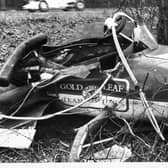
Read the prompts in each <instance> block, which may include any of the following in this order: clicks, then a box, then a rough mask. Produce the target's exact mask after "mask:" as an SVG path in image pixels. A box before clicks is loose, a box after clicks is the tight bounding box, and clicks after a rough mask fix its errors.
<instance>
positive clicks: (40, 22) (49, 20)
mask: <svg viewBox="0 0 168 168" xmlns="http://www.w3.org/2000/svg"><path fill="white" fill-rule="evenodd" d="M111 13H112V11H110V10H98V9H97V10H94V11H93V10H86V11H85V12H74V11H71V12H60V11H58V12H57V11H51V12H48V13H39V12H35V13H28V12H23V11H19V12H16V11H6V12H0V61H1V64H3V63H4V62H5V60H6V58H7V57H8V56H9V55H10V54H11V53H12V52H13V50H14V49H15V47H16V46H17V45H18V44H19V43H20V42H22V41H23V40H25V39H27V38H29V37H31V36H33V35H35V34H38V33H46V34H48V37H49V41H48V44H49V45H61V44H63V43H66V42H68V41H72V40H74V39H79V38H82V37H87V36H97V35H100V33H101V31H102V27H101V25H100V24H98V23H97V22H99V23H102V22H103V21H104V19H105V18H106V17H107V16H109V15H110V14H111ZM95 23H96V25H97V26H93V25H94V24H95ZM94 30H95V31H94ZM93 32H94V33H93ZM130 124H131V126H132V127H133V130H135V129H137V130H138V131H135V133H136V135H138V136H139V137H141V139H143V140H144V142H142V141H139V139H137V137H134V136H132V135H131V134H130V132H129V131H128V129H127V128H126V127H124V126H122V127H121V129H122V130H123V134H122V135H121V136H117V137H116V139H115V141H114V142H115V143H118V144H119V145H127V146H129V147H130V148H131V150H132V152H133V155H132V157H131V158H130V159H129V160H128V161H131V162H135V161H145V162H149V161H168V156H167V151H168V144H167V141H165V142H163V141H161V140H160V139H159V137H158V136H157V134H156V133H155V131H154V130H153V129H152V128H151V127H150V126H147V127H146V126H145V127H144V125H143V124H142V125H143V127H144V130H142V129H141V128H142V125H141V126H140V128H139V129H138V127H137V125H136V124H135V123H134V122H130ZM162 126H163V127H164V131H165V135H166V132H167V131H166V125H165V124H163V123H162ZM63 128H64V127H63ZM123 128H124V129H123ZM57 129H58V130H59V129H60V128H57ZM148 129H149V130H148ZM60 130H61V129H60ZM41 131H42V133H39V132H38V134H37V136H36V138H35V140H34V142H33V144H32V146H31V148H30V149H27V150H16V149H4V148H2V149H1V150H0V162H23V163H25V162H26V163H27V162H38V163H39V162H42V163H44V162H66V161H67V158H68V154H69V150H70V146H69V145H70V144H71V142H72V141H73V138H74V134H73V133H71V132H68V131H67V132H64V133H58V132H57V131H55V130H54V133H53V132H52V133H51V134H50V133H49V132H48V130H43V129H41ZM117 133H118V132H116V135H117ZM146 144H149V146H150V147H147V145H146Z"/></svg>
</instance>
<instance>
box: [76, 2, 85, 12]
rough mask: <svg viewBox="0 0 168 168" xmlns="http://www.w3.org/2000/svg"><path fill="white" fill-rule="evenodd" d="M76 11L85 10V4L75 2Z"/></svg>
mask: <svg viewBox="0 0 168 168" xmlns="http://www.w3.org/2000/svg"><path fill="white" fill-rule="evenodd" d="M76 9H77V10H79V11H82V10H84V9H85V4H84V2H81V1H79V2H77V3H76Z"/></svg>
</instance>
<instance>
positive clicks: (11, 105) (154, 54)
mask: <svg viewBox="0 0 168 168" xmlns="http://www.w3.org/2000/svg"><path fill="white" fill-rule="evenodd" d="M127 20H131V21H132V25H133V28H132V29H131V32H129V35H128V34H124V33H123V30H124V29H125V28H126V26H127ZM104 34H105V36H104V37H95V38H87V39H81V40H78V41H74V42H71V43H68V44H65V45H61V46H48V45H46V43H47V36H46V35H43V34H40V35H37V36H35V37H33V38H31V39H28V40H27V41H24V42H23V43H21V44H20V45H19V46H18V47H17V48H16V50H15V51H14V53H13V54H12V55H11V56H10V57H9V58H8V59H7V61H6V62H5V64H4V65H3V67H2V69H1V71H0V86H1V89H0V91H1V96H0V109H1V110H0V137H1V139H0V146H1V147H10V148H19V149H21V148H29V147H30V145H31V142H32V141H33V138H34V135H35V133H36V125H37V123H38V122H41V121H44V120H50V119H53V118H56V117H57V116H61V117H62V120H64V116H75V115H81V116H90V117H91V119H90V121H89V122H87V123H85V124H84V125H82V126H80V127H79V128H76V129H75V130H76V136H75V139H74V141H73V144H72V146H71V151H70V156H69V161H80V160H83V161H85V160H89V159H92V160H96V158H95V155H93V153H96V152H98V151H96V150H97V149H94V146H96V145H100V146H104V145H101V144H102V143H107V142H108V143H109V142H110V141H112V139H113V137H108V138H107V137H103V136H101V138H102V139H101V138H100V137H99V139H97V138H95V140H94V139H91V140H88V137H89V135H90V133H94V132H95V130H97V129H98V127H100V125H101V124H102V123H104V121H105V120H106V119H108V118H110V117H112V118H122V119H124V121H125V122H126V119H128V120H131V119H134V120H149V121H150V122H151V124H152V126H153V127H154V129H155V131H156V132H157V133H158V135H159V136H160V137H161V139H162V140H165V138H164V136H163V134H162V132H161V130H160V128H159V125H158V122H157V120H160V119H166V118H167V117H168V116H167V106H168V101H167V100H168V97H167V95H168V94H167V91H168V89H167V87H168V86H167V78H168V76H167V67H168V59H167V53H168V47H167V46H163V45H159V44H157V42H156V40H155V39H154V37H153V36H152V34H151V33H150V32H149V30H148V29H147V27H146V26H145V25H144V24H143V23H142V22H141V21H135V20H134V19H132V18H131V17H129V16H127V15H126V14H124V13H122V12H119V13H116V14H114V16H113V18H108V19H107V20H106V21H105V24H104ZM99 149H100V148H99ZM106 149H108V150H106V155H105V156H104V155H102V156H103V157H104V158H99V159H101V160H103V159H105V160H110V159H111V160H112V159H113V157H114V156H113V153H110V152H112V151H111V148H106Z"/></svg>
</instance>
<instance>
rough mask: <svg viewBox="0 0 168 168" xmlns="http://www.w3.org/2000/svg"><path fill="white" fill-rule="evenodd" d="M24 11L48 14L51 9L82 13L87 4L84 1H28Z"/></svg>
mask: <svg viewBox="0 0 168 168" xmlns="http://www.w3.org/2000/svg"><path fill="white" fill-rule="evenodd" d="M22 9H24V10H28V11H31V12H33V11H37V10H40V11H41V12H47V11H48V10H49V9H62V10H70V9H76V10H79V11H82V10H84V9H85V3H84V0H28V2H27V4H26V5H24V6H23V7H22Z"/></svg>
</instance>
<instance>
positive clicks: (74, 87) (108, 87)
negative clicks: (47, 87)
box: [60, 83, 125, 92]
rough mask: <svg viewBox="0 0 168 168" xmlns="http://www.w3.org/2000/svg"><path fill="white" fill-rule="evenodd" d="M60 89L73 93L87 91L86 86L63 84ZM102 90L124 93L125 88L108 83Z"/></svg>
mask: <svg viewBox="0 0 168 168" xmlns="http://www.w3.org/2000/svg"><path fill="white" fill-rule="evenodd" d="M87 87H90V88H98V87H97V86H96V85H90V86H87ZM60 89H61V90H71V91H83V90H84V89H85V86H83V85H82V84H74V83H61V84H60ZM102 90H104V91H111V92H122V91H124V90H125V88H124V86H123V85H117V84H113V83H108V84H107V85H106V86H105V87H104V88H103V89H102Z"/></svg>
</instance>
